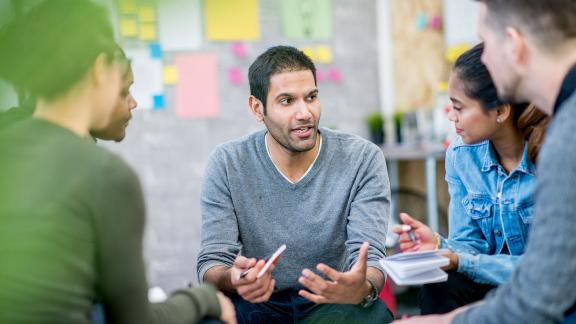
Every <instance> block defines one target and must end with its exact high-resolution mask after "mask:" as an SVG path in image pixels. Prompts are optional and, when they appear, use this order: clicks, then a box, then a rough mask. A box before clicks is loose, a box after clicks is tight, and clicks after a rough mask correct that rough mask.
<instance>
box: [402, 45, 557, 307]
mask: <svg viewBox="0 0 576 324" xmlns="http://www.w3.org/2000/svg"><path fill="white" fill-rule="evenodd" d="M483 48H484V47H483V44H479V45H477V46H476V47H474V48H472V49H471V50H469V51H468V52H466V53H464V54H463V55H462V56H460V57H459V58H458V60H457V61H456V63H455V65H454V69H453V72H452V75H451V77H450V83H449V94H450V99H451V101H452V104H453V109H452V111H451V112H450V113H449V119H450V120H451V121H452V122H454V124H455V127H456V131H457V133H458V135H459V136H458V137H457V139H456V140H455V141H454V142H453V143H452V145H451V146H450V147H449V148H448V151H447V152H446V181H447V182H448V190H449V193H450V210H449V215H450V219H449V228H450V233H449V236H448V239H445V238H443V237H441V236H440V235H438V234H437V233H433V232H432V231H431V230H430V228H429V227H428V226H426V225H424V224H422V223H421V222H418V221H416V220H414V219H413V218H411V217H410V216H409V215H407V214H401V215H400V217H401V218H402V221H403V222H404V223H405V224H408V225H410V226H411V227H412V229H413V230H414V232H415V233H416V236H417V241H416V242H412V241H410V239H409V237H408V235H406V233H403V232H402V230H401V228H400V227H399V226H397V228H395V232H397V233H399V234H401V236H400V247H401V249H402V250H403V251H422V250H431V249H437V248H447V249H449V250H450V252H449V253H448V254H447V257H449V259H450V264H449V265H448V266H446V267H445V268H444V269H445V270H448V271H449V276H448V281H447V282H443V283H436V284H429V285H425V286H424V287H423V288H422V290H421V292H420V296H419V304H420V309H421V312H422V314H438V313H445V312H448V311H451V310H453V309H455V308H458V307H460V306H463V305H466V304H469V303H471V302H474V301H477V300H480V299H482V298H483V297H484V295H485V294H486V293H487V292H488V291H489V290H490V289H492V288H494V287H495V286H497V285H499V284H501V283H503V282H504V281H506V280H507V279H508V277H509V276H510V274H511V273H512V271H513V269H514V267H515V265H516V263H517V261H518V259H519V258H520V256H521V255H522V253H523V252H524V246H525V244H526V241H527V239H528V232H529V227H530V223H531V220H532V204H533V194H534V188H535V174H534V171H535V169H536V168H535V165H534V162H535V160H536V156H537V154H538V149H539V147H540V144H541V140H542V138H543V135H544V131H545V127H546V124H547V122H548V118H547V117H546V116H545V115H543V114H542V113H540V112H538V110H536V109H535V107H533V106H528V105H512V104H509V103H506V102H502V101H500V100H499V99H498V96H497V91H496V88H495V86H494V83H493V82H492V79H491V78H490V75H489V73H488V70H487V69H486V67H485V66H484V65H483V64H482V62H481V56H482V51H483Z"/></svg>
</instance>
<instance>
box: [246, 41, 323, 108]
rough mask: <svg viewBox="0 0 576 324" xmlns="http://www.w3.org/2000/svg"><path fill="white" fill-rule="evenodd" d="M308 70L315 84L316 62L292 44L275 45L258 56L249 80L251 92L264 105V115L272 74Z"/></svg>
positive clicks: (249, 71) (250, 71)
mask: <svg viewBox="0 0 576 324" xmlns="http://www.w3.org/2000/svg"><path fill="white" fill-rule="evenodd" d="M306 70H309V71H310V72H312V75H313V76H314V84H316V67H315V66H314V63H313V62H312V60H310V58H309V57H308V56H306V54H304V53H303V52H302V51H299V50H298V49H296V48H294V47H292V46H274V47H271V48H269V49H268V50H267V51H266V52H264V53H262V54H260V56H258V58H256V60H255V61H254V63H252V65H250V69H249V70H248V80H249V82H250V94H251V95H253V96H254V97H256V98H257V99H258V100H260V101H261V102H262V104H263V105H264V115H266V98H267V96H268V90H270V78H271V77H272V75H274V74H278V73H282V72H295V71H306Z"/></svg>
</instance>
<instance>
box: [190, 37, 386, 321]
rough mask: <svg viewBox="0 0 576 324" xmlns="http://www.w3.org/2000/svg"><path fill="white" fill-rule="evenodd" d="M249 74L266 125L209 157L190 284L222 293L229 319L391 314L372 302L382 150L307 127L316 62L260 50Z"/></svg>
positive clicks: (380, 317) (312, 119) (382, 202)
mask: <svg viewBox="0 0 576 324" xmlns="http://www.w3.org/2000/svg"><path fill="white" fill-rule="evenodd" d="M249 80H250V91H251V95H250V97H249V100H248V101H249V106H250V109H251V112H252V114H253V115H254V116H255V118H256V119H257V120H258V121H260V122H263V123H264V125H265V126H266V130H263V131H259V132H256V133H253V134H250V135H248V136H246V137H243V138H240V139H238V140H234V141H231V142H228V143H225V144H222V145H220V146H218V147H217V148H216V149H215V150H214V152H213V153H212V155H211V156H210V158H209V161H208V165H207V169H206V174H205V178H204V184H203V189H202V198H201V199H202V201H201V205H202V217H203V220H202V221H203V223H202V247H201V250H200V253H199V256H198V276H199V280H200V281H205V282H209V283H212V284H214V285H216V286H217V287H218V288H219V289H221V290H222V291H225V292H228V293H229V294H230V295H231V296H232V299H233V301H234V303H235V306H236V310H237V312H236V313H237V316H238V321H239V323H272V322H280V323H294V322H311V321H321V322H325V321H329V322H333V323H354V322H358V323H371V322H378V323H382V322H389V321H391V320H392V316H391V314H390V312H389V311H388V309H387V308H386V306H385V304H384V303H383V302H382V301H381V300H380V299H378V293H379V290H380V289H381V288H382V287H383V285H384V280H385V276H384V272H383V270H382V268H381V267H380V265H379V264H378V260H379V259H381V258H382V257H384V256H385V246H384V242H385V239H386V229H387V225H388V219H389V215H390V187H389V182H388V175H387V172H386V163H385V160H384V155H383V154H382V151H381V150H380V149H379V148H378V147H377V146H375V145H374V144H372V143H370V142H368V141H366V140H364V139H362V138H359V137H357V136H353V135H348V134H343V133H339V132H335V131H332V130H329V129H326V128H319V127H318V123H319V121H320V112H321V108H320V101H319V99H318V89H317V87H316V77H315V67H314V64H313V63H312V61H310V59H309V58H308V57H306V56H305V55H304V54H303V53H302V52H300V51H298V50H297V49H295V48H293V47H287V46H277V47H273V48H270V49H268V50H267V51H266V52H264V53H263V54H262V55H260V56H259V57H258V58H257V59H256V61H255V62H254V63H253V64H252V65H251V67H250V70H249ZM283 244H286V246H287V249H286V251H285V252H284V254H283V255H282V256H281V257H280V259H279V261H278V263H277V264H276V265H275V266H274V267H272V268H270V269H269V270H267V271H264V272H263V275H262V276H259V275H258V274H259V273H260V272H261V270H262V269H263V267H264V264H265V258H266V257H267V256H268V255H270V254H271V253H273V252H274V251H275V250H276V249H277V248H278V247H279V246H281V245H283ZM250 269H251V270H250ZM243 272H244V273H245V275H242V273H243Z"/></svg>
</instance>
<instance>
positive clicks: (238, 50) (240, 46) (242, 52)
mask: <svg viewBox="0 0 576 324" xmlns="http://www.w3.org/2000/svg"><path fill="white" fill-rule="evenodd" d="M232 53H233V54H234V56H236V57H245V56H246V45H245V44H244V43H243V42H234V43H232Z"/></svg>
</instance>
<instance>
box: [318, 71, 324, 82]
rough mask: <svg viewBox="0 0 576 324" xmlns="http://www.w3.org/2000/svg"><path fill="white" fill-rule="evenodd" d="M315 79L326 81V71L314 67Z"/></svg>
mask: <svg viewBox="0 0 576 324" xmlns="http://www.w3.org/2000/svg"><path fill="white" fill-rule="evenodd" d="M316 81H318V82H324V81H326V73H324V70H322V69H316Z"/></svg>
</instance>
